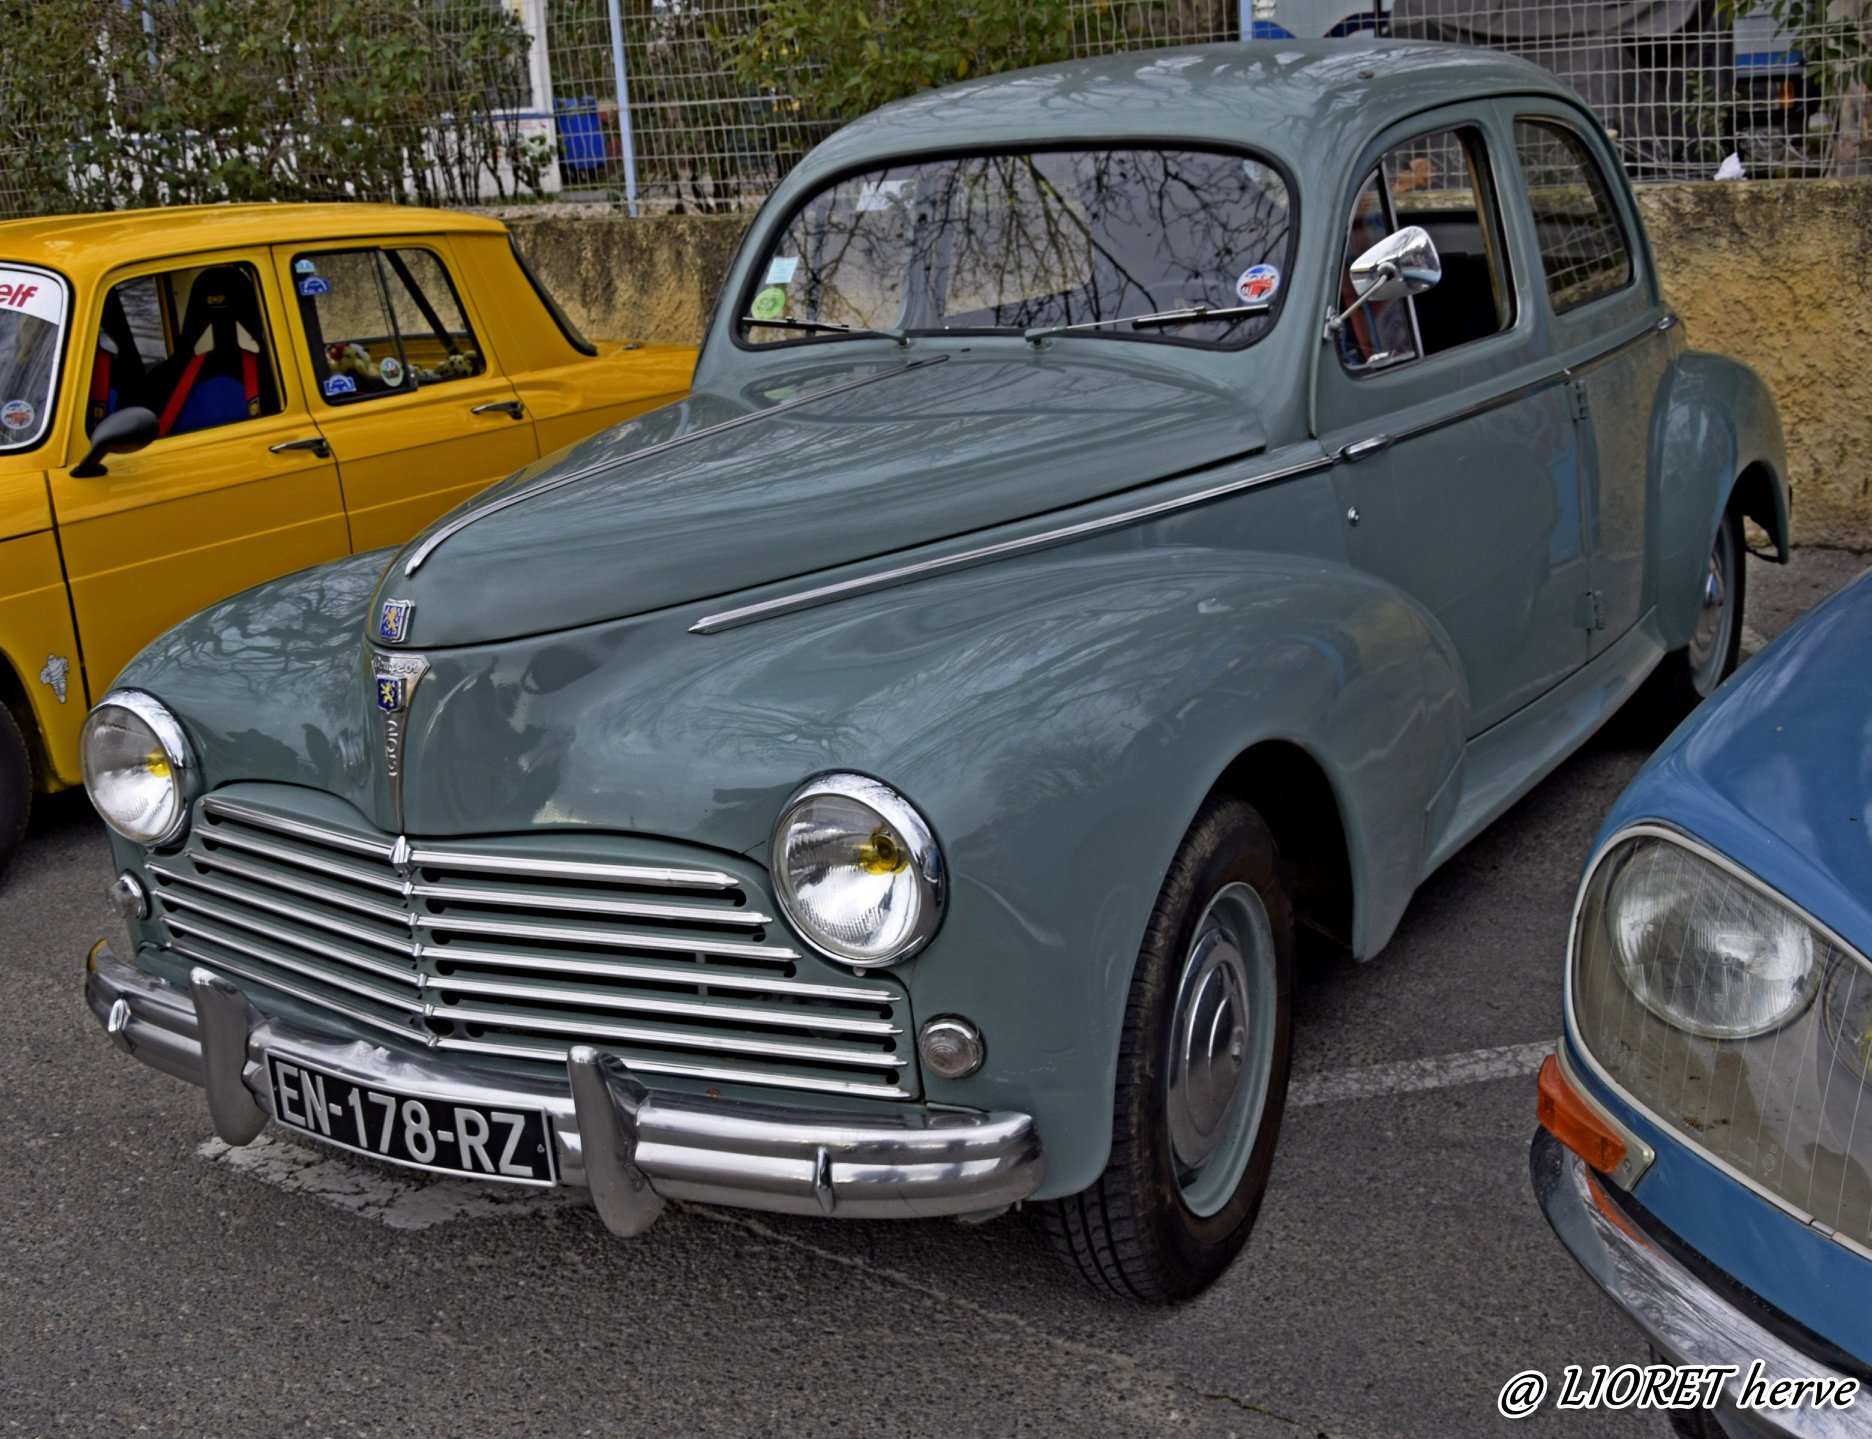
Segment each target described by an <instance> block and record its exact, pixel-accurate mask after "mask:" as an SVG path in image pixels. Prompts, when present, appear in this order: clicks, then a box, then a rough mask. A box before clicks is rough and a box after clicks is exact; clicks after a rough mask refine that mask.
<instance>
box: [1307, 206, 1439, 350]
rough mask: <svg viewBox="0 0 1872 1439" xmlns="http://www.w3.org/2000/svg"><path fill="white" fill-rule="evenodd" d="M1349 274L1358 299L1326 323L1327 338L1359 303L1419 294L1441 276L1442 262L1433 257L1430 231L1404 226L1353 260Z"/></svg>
mask: <svg viewBox="0 0 1872 1439" xmlns="http://www.w3.org/2000/svg"><path fill="white" fill-rule="evenodd" d="M1351 277H1352V289H1353V291H1354V292H1355V293H1356V294H1357V295H1358V298H1357V299H1356V300H1354V301H1353V302H1352V303H1351V304H1350V305H1347V306H1346V307H1345V309H1343V310H1341V311H1340V312H1339V313H1338V314H1337V315H1335V316H1333V318H1332V319H1330V320H1328V321H1327V322H1326V334H1327V336H1328V337H1329V338H1330V337H1331V336H1333V335H1336V334H1338V333H1339V330H1340V328H1341V327H1342V326H1343V325H1344V324H1345V322H1346V320H1347V319H1348V318H1350V317H1351V315H1352V312H1353V311H1355V310H1357V309H1358V308H1359V306H1361V305H1367V304H1370V303H1371V302H1373V301H1374V300H1399V299H1402V298H1403V297H1404V296H1406V295H1421V294H1422V293H1423V292H1424V291H1425V290H1428V289H1430V288H1431V287H1432V286H1433V285H1435V284H1436V283H1437V282H1438V281H1439V280H1441V279H1442V278H1443V262H1442V261H1441V260H1440V259H1438V258H1437V252H1436V242H1435V241H1434V240H1432V239H1431V238H1430V232H1429V231H1427V230H1425V229H1424V228H1423V226H1421V225H1406V226H1405V227H1404V228H1403V229H1402V230H1399V231H1397V232H1396V233H1395V234H1391V235H1386V236H1385V237H1384V239H1382V240H1380V241H1379V242H1378V243H1377V244H1375V245H1373V246H1372V247H1371V248H1370V249H1369V250H1367V251H1366V252H1365V253H1364V254H1362V255H1360V256H1359V257H1358V258H1357V259H1356V260H1354V261H1353V262H1352V270H1351Z"/></svg>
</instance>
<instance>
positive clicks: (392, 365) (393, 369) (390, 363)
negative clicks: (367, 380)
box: [377, 355, 403, 390]
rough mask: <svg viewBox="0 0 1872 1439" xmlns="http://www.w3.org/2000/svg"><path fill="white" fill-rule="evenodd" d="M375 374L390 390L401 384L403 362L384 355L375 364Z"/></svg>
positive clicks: (392, 356)
mask: <svg viewBox="0 0 1872 1439" xmlns="http://www.w3.org/2000/svg"><path fill="white" fill-rule="evenodd" d="M377 373H378V374H380V375H382V376H383V382H384V383H385V384H386V385H388V386H389V387H390V388H391V389H393V390H394V389H395V388H396V387H397V386H398V385H400V384H402V383H403V362H402V361H401V360H399V359H398V358H397V357H396V356H395V355H385V356H384V357H383V359H382V360H380V361H379V362H378V364H377Z"/></svg>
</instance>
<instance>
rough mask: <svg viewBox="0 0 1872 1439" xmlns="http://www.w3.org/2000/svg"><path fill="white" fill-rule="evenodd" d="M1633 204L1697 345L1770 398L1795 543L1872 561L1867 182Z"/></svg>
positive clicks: (1712, 191) (1663, 197)
mask: <svg viewBox="0 0 1872 1439" xmlns="http://www.w3.org/2000/svg"><path fill="white" fill-rule="evenodd" d="M1638 205H1639V208H1640V209H1641V210H1642V211H1643V212H1644V218H1645V228H1646V229H1647V230H1649V231H1650V234H1651V246H1652V249H1653V250H1654V251H1655V252H1656V254H1657V262H1658V272H1659V274H1660V275H1661V276H1662V278H1663V281H1664V296H1665V298H1666V299H1667V300H1668V301H1669V302H1670V303H1671V304H1672V305H1673V306H1675V307H1676V310H1677V312H1678V313H1679V314H1680V315H1681V316H1683V320H1684V324H1685V327H1686V328H1687V330H1688V331H1689V336H1690V343H1691V344H1693V345H1695V346H1696V347H1697V348H1698V349H1700V350H1716V351H1719V352H1720V353H1722V354H1726V355H1733V356H1735V357H1736V358H1737V359H1738V360H1741V361H1742V362H1743V363H1744V364H1747V365H1749V366H1750V367H1752V368H1753V369H1754V370H1755V372H1756V373H1757V374H1759V375H1760V376H1761V377H1762V378H1763V379H1764V380H1766V381H1767V382H1768V388H1769V389H1770V390H1771V391H1773V393H1774V397H1775V403H1776V405H1777V406H1778V408H1779V409H1780V411H1781V424H1782V426H1783V428H1784V429H1785V430H1786V431H1787V442H1788V466H1789V469H1790V471H1791V474H1790V476H1789V478H1790V479H1791V480H1792V481H1793V484H1794V536H1795V538H1796V539H1797V540H1798V541H1800V542H1801V543H1803V544H1825V545H1840V546H1844V547H1846V548H1848V549H1856V550H1865V549H1872V366H1868V359H1872V295H1868V285H1869V284H1872V261H1869V259H1868V256H1869V254H1872V251H1869V250H1868V243H1867V242H1868V239H1872V181H1868V180H1779V181H1774V180H1769V181H1761V182H1739V183H1734V184H1730V183H1724V184H1709V183H1704V184H1691V185H1647V186H1643V187H1642V188H1640V190H1639V192H1638Z"/></svg>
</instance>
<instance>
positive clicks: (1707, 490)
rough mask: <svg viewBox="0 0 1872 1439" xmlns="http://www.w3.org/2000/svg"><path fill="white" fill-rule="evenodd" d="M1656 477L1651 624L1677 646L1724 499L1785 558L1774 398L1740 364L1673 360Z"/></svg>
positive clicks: (1655, 440) (1683, 638) (1656, 449)
mask: <svg viewBox="0 0 1872 1439" xmlns="http://www.w3.org/2000/svg"><path fill="white" fill-rule="evenodd" d="M1651 465H1652V473H1653V474H1655V475H1657V477H1658V517H1657V540H1656V546H1657V547H1656V550H1655V555H1656V566H1655V571H1654V573H1655V574H1656V576H1657V580H1656V585H1657V588H1656V591H1655V594H1654V596H1653V599H1654V602H1655V604H1656V606H1657V616H1658V626H1659V628H1660V629H1661V630H1662V632H1663V635H1664V640H1665V644H1666V645H1667V646H1668V647H1669V648H1671V649H1676V648H1678V647H1680V646H1682V645H1684V644H1687V643H1688V642H1689V640H1690V636H1691V635H1692V634H1693V633H1694V632H1695V629H1696V618H1697V605H1698V596H1699V595H1700V593H1701V584H1700V582H1701V579H1702V575H1703V569H1704V566H1705V565H1706V564H1707V563H1708V559H1709V552H1710V544H1711V542H1712V540H1713V539H1714V537H1715V534H1716V528H1717V526H1718V525H1720V524H1721V523H1722V517H1723V515H1724V513H1725V512H1726V511H1727V510H1728V508H1729V506H1730V503H1731V501H1732V500H1733V501H1734V502H1736V503H1737V504H1738V505H1739V506H1740V508H1741V510H1742V513H1743V514H1744V515H1746V516H1747V517H1748V518H1749V519H1751V520H1753V521H1755V523H1756V524H1758V525H1760V526H1761V527H1762V529H1763V530H1765V531H1767V533H1768V535H1769V538H1770V539H1771V540H1772V541H1773V542H1774V546H1775V554H1776V558H1777V559H1779V560H1780V561H1781V562H1782V563H1784V564H1785V563H1786V562H1787V558H1788V546H1789V541H1790V534H1789V495H1788V480H1787V446H1786V443H1785V441H1784V440H1783V438H1782V434H1781V417H1780V415H1779V414H1778V413H1777V411H1776V410H1775V404H1774V398H1773V397H1772V396H1771V395H1770V394H1769V393H1768V387H1767V386H1766V385H1764V384H1763V383H1762V381H1761V378H1760V377H1759V376H1758V375H1756V373H1755V372H1754V371H1753V370H1751V369H1749V368H1748V367H1747V366H1746V365H1742V364H1739V363H1737V362H1736V361H1734V360H1731V359H1728V358H1726V357H1724V356H1721V355H1709V354H1703V353H1701V352H1698V351H1689V352H1687V353H1685V354H1684V355H1682V356H1681V357H1679V359H1678V362H1677V365H1676V368H1675V370H1674V372H1673V373H1672V375H1671V378H1670V380H1669V383H1668V386H1667V390H1666V394H1665V396H1664V402H1663V404H1662V405H1660V407H1659V411H1658V420H1657V423H1656V424H1655V425H1654V427H1653V431H1652V457H1651Z"/></svg>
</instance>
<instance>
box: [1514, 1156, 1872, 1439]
mask: <svg viewBox="0 0 1872 1439" xmlns="http://www.w3.org/2000/svg"><path fill="white" fill-rule="evenodd" d="M1528 1165H1529V1169H1530V1170H1531V1172H1532V1176H1533V1180H1534V1193H1535V1195H1536V1197H1538V1198H1539V1200H1540V1204H1541V1208H1542V1209H1543V1210H1544V1211H1545V1212H1546V1215H1547V1221H1548V1223H1550V1224H1551V1225H1552V1226H1553V1229H1554V1233H1555V1234H1557V1235H1559V1237H1560V1240H1561V1242H1562V1243H1564V1244H1565V1245H1566V1247H1567V1249H1568V1250H1570V1251H1571V1252H1572V1255H1573V1257H1574V1259H1576V1260H1577V1261H1578V1262H1579V1265H1580V1267H1581V1268H1582V1269H1584V1270H1585V1271H1586V1272H1587V1273H1588V1274H1589V1275H1591V1276H1592V1278H1593V1280H1594V1282H1595V1283H1597V1284H1598V1286H1599V1287H1600V1288H1601V1289H1603V1290H1604V1291H1605V1292H1606V1293H1607V1294H1608V1295H1610V1296H1611V1297H1612V1299H1613V1300H1614V1301H1615V1302H1616V1303H1617V1304H1618V1306H1619V1308H1621V1309H1623V1310H1624V1311H1625V1313H1626V1314H1627V1315H1628V1316H1629V1317H1630V1318H1631V1319H1632V1321H1633V1322H1634V1323H1636V1324H1637V1326H1638V1327H1639V1328H1640V1329H1641V1330H1643V1331H1644V1334H1645V1337H1646V1338H1647V1339H1649V1340H1650V1341H1651V1343H1652V1345H1653V1346H1654V1347H1655V1348H1656V1349H1657V1351H1658V1353H1659V1354H1661V1355H1662V1356H1663V1357H1664V1359H1665V1360H1666V1361H1667V1362H1669V1363H1673V1364H1708V1365H1722V1364H1729V1365H1734V1366H1735V1367H1736V1369H1737V1370H1738V1371H1739V1373H1740V1374H1741V1375H1747V1373H1748V1372H1749V1369H1750V1367H1751V1366H1752V1365H1754V1364H1755V1363H1757V1362H1758V1361H1759V1362H1760V1364H1761V1366H1762V1371H1763V1372H1764V1373H1766V1374H1768V1375H1770V1376H1774V1377H1776V1378H1781V1377H1803V1378H1805V1377H1811V1378H1816V1379H1835V1378H1843V1377H1847V1376H1842V1375H1840V1374H1838V1372H1837V1371H1836V1370H1834V1369H1833V1368H1831V1367H1829V1366H1828V1365H1827V1364H1826V1363H1824V1362H1823V1361H1821V1360H1819V1359H1816V1358H1814V1357H1813V1356H1811V1355H1809V1354H1807V1353H1805V1352H1803V1351H1802V1350H1801V1349H1798V1348H1796V1347H1795V1346H1794V1345H1793V1344H1791V1343H1789V1342H1788V1341H1787V1340H1786V1339H1785V1338H1783V1337H1781V1336H1780V1335H1778V1334H1776V1333H1774V1332H1773V1331H1771V1330H1769V1329H1767V1328H1765V1327H1764V1326H1763V1325H1762V1324H1761V1323H1759V1322H1758V1321H1757V1320H1756V1319H1755V1318H1753V1317H1752V1316H1751V1315H1749V1314H1748V1313H1746V1312H1745V1311H1744V1310H1743V1309H1742V1308H1740V1307H1739V1306H1738V1305H1737V1304H1736V1302H1735V1301H1734V1299H1733V1298H1732V1297H1731V1296H1728V1295H1725V1294H1722V1293H1720V1292H1718V1291H1717V1290H1716V1289H1715V1288H1713V1287H1712V1286H1711V1285H1710V1284H1708V1283H1707V1282H1705V1281H1704V1280H1703V1279H1702V1278H1700V1277H1699V1276H1698V1275H1696V1274H1693V1273H1692V1272H1691V1271H1690V1270H1689V1269H1687V1268H1685V1267H1684V1266H1683V1265H1682V1264H1680V1263H1678V1262H1677V1261H1676V1260H1675V1259H1673V1258H1672V1257H1671V1256H1670V1255H1668V1254H1666V1253H1664V1252H1663V1251H1662V1250H1661V1249H1659V1248H1658V1247H1657V1246H1656V1245H1655V1244H1653V1243H1652V1242H1651V1241H1650V1240H1649V1239H1647V1238H1646V1237H1645V1235H1644V1234H1643V1233H1642V1232H1641V1231H1640V1230H1639V1229H1638V1228H1637V1226H1636V1225H1635V1224H1633V1223H1632V1221H1631V1220H1630V1219H1629V1218H1627V1217H1626V1216H1625V1215H1624V1214H1623V1213H1622V1212H1621V1211H1620V1210H1619V1209H1618V1207H1617V1204H1616V1202H1615V1201H1614V1200H1613V1199H1612V1198H1611V1196H1610V1195H1608V1194H1607V1193H1606V1191H1605V1189H1604V1187H1603V1186H1601V1185H1600V1184H1599V1183H1598V1182H1597V1180H1596V1179H1595V1178H1594V1177H1593V1175H1592V1174H1591V1172H1590V1171H1589V1170H1588V1169H1587V1167H1586V1165H1585V1164H1584V1163H1583V1162H1582V1161H1581V1160H1580V1158H1579V1156H1578V1155H1576V1154H1574V1153H1572V1152H1571V1151H1570V1150H1568V1149H1566V1148H1565V1147H1563V1146H1562V1145H1561V1144H1560V1142H1559V1141H1558V1140H1557V1139H1555V1138H1554V1137H1553V1136H1552V1135H1551V1134H1549V1133H1548V1132H1547V1131H1546V1130H1544V1129H1542V1130H1537V1131H1536V1132H1535V1135H1534V1143H1533V1147H1532V1149H1531V1151H1530V1153H1529V1155H1528ZM1740 1385H1741V1380H1740V1379H1739V1378H1735V1379H1730V1380H1729V1381H1728V1382H1727V1383H1726V1384H1725V1385H1724V1387H1723V1399H1722V1402H1721V1403H1720V1404H1719V1405H1718V1407H1717V1415H1718V1418H1719V1420H1720V1422H1721V1424H1722V1426H1723V1428H1724V1429H1725V1430H1726V1431H1727V1432H1728V1433H1730V1434H1734V1435H1738V1436H1749V1435H1759V1436H1763V1439H1854V1436H1857V1439H1865V1435H1866V1433H1867V1423H1866V1419H1867V1416H1866V1412H1865V1409H1864V1408H1863V1407H1861V1406H1862V1405H1864V1404H1866V1403H1872V1399H1868V1398H1867V1397H1866V1396H1863V1395H1862V1396H1860V1399H1859V1400H1858V1402H1856V1403H1855V1404H1854V1405H1853V1407H1851V1408H1848V1409H1844V1410H1840V1409H1830V1408H1813V1407H1802V1408H1798V1409H1767V1408H1761V1409H1755V1408H1751V1409H1748V1410H1739V1409H1738V1408H1737V1407H1736V1403H1735V1401H1736V1398H1737V1395H1738V1391H1739V1389H1740Z"/></svg>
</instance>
